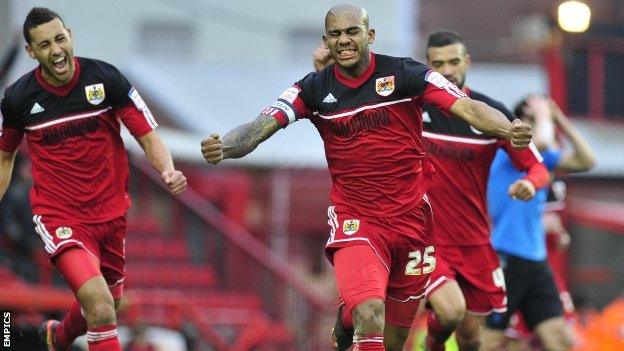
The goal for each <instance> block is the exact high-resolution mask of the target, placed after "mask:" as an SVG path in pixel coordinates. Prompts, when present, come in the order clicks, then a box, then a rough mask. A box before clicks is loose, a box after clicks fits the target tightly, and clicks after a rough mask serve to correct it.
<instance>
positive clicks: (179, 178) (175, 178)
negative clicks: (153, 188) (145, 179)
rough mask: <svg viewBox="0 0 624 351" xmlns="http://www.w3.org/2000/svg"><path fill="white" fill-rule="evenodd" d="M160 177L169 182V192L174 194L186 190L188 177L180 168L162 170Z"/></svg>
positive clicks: (166, 182)
mask: <svg viewBox="0 0 624 351" xmlns="http://www.w3.org/2000/svg"><path fill="white" fill-rule="evenodd" d="M160 178H161V179H162V181H163V182H164V183H165V184H167V186H168V187H169V192H170V193H171V194H172V195H174V196H177V195H180V194H181V193H182V192H183V191H184V190H186V177H185V176H184V174H182V172H180V171H178V170H173V171H166V172H162V174H161V175H160Z"/></svg>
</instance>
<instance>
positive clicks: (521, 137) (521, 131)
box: [451, 97, 531, 149]
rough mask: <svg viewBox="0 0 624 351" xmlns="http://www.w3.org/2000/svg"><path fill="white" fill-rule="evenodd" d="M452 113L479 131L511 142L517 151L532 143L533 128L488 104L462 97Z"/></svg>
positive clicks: (452, 107) (456, 102) (452, 108)
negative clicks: (508, 117)
mask: <svg viewBox="0 0 624 351" xmlns="http://www.w3.org/2000/svg"><path fill="white" fill-rule="evenodd" d="M451 113H452V114H453V115H455V116H457V117H459V118H461V119H463V120H464V121H466V122H468V123H469V124H470V125H471V126H473V127H475V128H476V129H477V130H479V131H481V132H483V133H485V134H488V135H492V136H496V137H498V138H501V139H504V140H509V142H511V145H512V146H513V147H514V148H516V149H524V148H525V147H527V146H528V145H529V143H530V142H531V126H530V125H528V124H526V123H524V122H521V121H520V120H514V121H513V122H509V120H508V119H507V117H505V115H503V113H502V112H500V111H498V110H497V109H495V108H493V107H490V106H489V105H488V104H486V103H484V102H481V101H477V100H472V99H470V98H468V97H462V98H460V99H458V100H457V101H455V103H454V104H453V106H451Z"/></svg>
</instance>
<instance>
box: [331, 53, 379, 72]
mask: <svg viewBox="0 0 624 351" xmlns="http://www.w3.org/2000/svg"><path fill="white" fill-rule="evenodd" d="M371 55H372V54H371V53H370V52H369V53H368V55H365V56H364V58H363V59H362V61H360V62H359V63H358V64H357V65H355V66H353V67H348V68H345V67H342V66H340V65H337V66H338V69H339V70H340V73H342V75H343V76H345V77H347V78H350V79H357V78H358V77H359V76H361V75H362V74H363V73H364V72H365V71H366V69H367V68H368V66H369V65H370V64H371Z"/></svg>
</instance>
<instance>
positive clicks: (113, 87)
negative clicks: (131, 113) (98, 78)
mask: <svg viewBox="0 0 624 351" xmlns="http://www.w3.org/2000/svg"><path fill="white" fill-rule="evenodd" d="M105 75H106V80H107V82H106V83H107V86H108V89H109V90H108V91H109V92H110V93H111V99H110V104H111V105H112V106H113V108H114V109H118V108H122V107H125V106H126V105H128V104H129V103H130V102H131V101H132V100H131V99H130V94H131V93H132V92H131V89H132V85H131V84H130V82H128V80H127V79H126V77H125V76H124V75H123V74H122V73H121V72H120V71H119V70H118V69H117V68H116V67H115V66H113V65H107V67H106V68H105Z"/></svg>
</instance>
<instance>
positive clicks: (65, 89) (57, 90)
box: [35, 57, 80, 97]
mask: <svg viewBox="0 0 624 351" xmlns="http://www.w3.org/2000/svg"><path fill="white" fill-rule="evenodd" d="M74 69H75V70H74V75H73V77H72V78H71V79H70V80H69V82H67V84H65V85H61V86H59V87H55V86H54V85H52V84H50V83H48V81H46V80H45V78H44V77H43V74H42V73H41V65H40V66H39V67H37V68H36V69H35V78H37V82H38V83H39V85H41V87H42V88H43V89H45V90H47V91H49V92H50V93H52V94H54V95H58V96H60V97H64V96H66V95H67V94H69V92H70V91H72V90H73V89H74V87H75V86H76V84H77V83H78V78H80V62H78V59H77V58H75V57H74Z"/></svg>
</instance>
